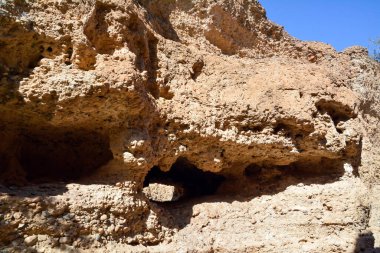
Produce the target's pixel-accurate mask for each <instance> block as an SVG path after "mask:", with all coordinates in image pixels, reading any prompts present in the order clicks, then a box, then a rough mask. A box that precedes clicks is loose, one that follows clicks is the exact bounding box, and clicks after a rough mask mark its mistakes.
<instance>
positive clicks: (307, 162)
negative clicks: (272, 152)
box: [244, 157, 345, 183]
mask: <svg viewBox="0 0 380 253" xmlns="http://www.w3.org/2000/svg"><path fill="white" fill-rule="evenodd" d="M344 172H345V171H344V162H343V161H342V160H341V159H332V158H326V157H308V158H306V157H305V158H300V159H299V160H298V161H296V162H293V163H291V164H289V165H281V166H279V165H271V164H270V163H268V164H265V163H264V164H251V165H249V166H247V167H246V168H245V170H244V175H245V176H246V177H247V178H250V179H253V180H255V181H258V182H269V181H281V180H284V178H287V177H294V178H298V179H302V180H303V181H305V182H307V181H312V182H314V183H320V182H319V181H323V180H327V181H329V180H331V181H334V180H336V179H337V178H339V177H341V176H342V175H343V174H344Z"/></svg>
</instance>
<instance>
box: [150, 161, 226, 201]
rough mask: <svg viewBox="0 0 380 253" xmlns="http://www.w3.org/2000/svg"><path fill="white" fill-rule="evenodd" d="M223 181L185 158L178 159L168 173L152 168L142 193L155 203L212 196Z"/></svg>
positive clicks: (220, 176)
mask: <svg viewBox="0 0 380 253" xmlns="http://www.w3.org/2000/svg"><path fill="white" fill-rule="evenodd" d="M224 180H225V178H224V177H223V176H222V175H219V174H216V173H212V172H205V171H202V170H200V169H199V168H197V167H196V166H195V165H194V164H192V163H191V162H190V161H188V160H187V159H186V158H178V159H177V161H176V162H175V163H174V164H173V165H172V167H171V168H170V170H169V171H168V172H163V171H161V170H160V168H159V167H157V166H155V167H153V168H152V169H151V170H150V171H149V173H148V174H147V176H146V177H145V180H144V192H145V194H146V195H147V197H148V198H149V199H151V200H153V201H157V202H169V201H176V200H180V199H181V200H184V199H188V198H194V197H201V196H207V195H213V194H215V193H216V191H217V190H218V188H219V186H220V184H221V183H222V182H223V181H224Z"/></svg>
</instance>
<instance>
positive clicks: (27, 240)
mask: <svg viewBox="0 0 380 253" xmlns="http://www.w3.org/2000/svg"><path fill="white" fill-rule="evenodd" d="M37 240H38V238H37V236H36V235H31V236H28V237H26V238H25V240H24V242H25V244H26V245H28V246H33V245H34V244H36V243H37Z"/></svg>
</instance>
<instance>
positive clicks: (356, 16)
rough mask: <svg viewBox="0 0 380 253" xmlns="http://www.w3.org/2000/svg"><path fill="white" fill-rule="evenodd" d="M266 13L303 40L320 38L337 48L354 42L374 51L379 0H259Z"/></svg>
mask: <svg viewBox="0 0 380 253" xmlns="http://www.w3.org/2000/svg"><path fill="white" fill-rule="evenodd" d="M259 2H260V3H261V4H262V5H263V6H264V8H265V9H266V11H267V16H268V18H269V19H270V20H272V21H274V22H275V23H277V24H279V25H282V26H284V27H285V29H286V30H287V31H288V33H290V34H291V35H292V36H294V37H296V38H298V39H302V40H313V41H322V42H325V43H328V44H330V45H333V46H334V47H335V48H336V49H337V50H338V51H341V50H343V49H344V48H346V47H349V46H353V45H360V46H364V47H368V48H369V49H370V53H372V51H373V48H374V47H373V46H372V43H371V42H370V40H371V39H376V38H378V39H380V0H259Z"/></svg>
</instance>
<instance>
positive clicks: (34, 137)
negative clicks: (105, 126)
mask: <svg viewBox="0 0 380 253" xmlns="http://www.w3.org/2000/svg"><path fill="white" fill-rule="evenodd" d="M5 135H6V136H5V137H6V138H5V139H4V143H3V145H2V147H0V154H1V155H0V157H1V164H2V169H1V170H0V172H1V173H0V181H2V182H3V183H4V184H16V185H17V184H25V183H37V184H39V183H50V182H73V181H76V180H80V179H81V178H83V177H85V176H89V175H91V174H92V173H94V172H95V171H96V170H97V169H98V168H100V167H101V166H102V165H105V164H106V163H107V162H108V161H110V160H111V159H112V158H113V155H112V152H111V150H110V144H109V140H108V137H106V136H104V135H102V134H99V133H97V132H94V131H90V130H85V129H81V130H72V129H71V130H69V129H60V128H52V127H49V128H40V129H25V130H22V131H20V132H16V133H14V132H13V133H12V132H11V131H10V132H7V133H5Z"/></svg>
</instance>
